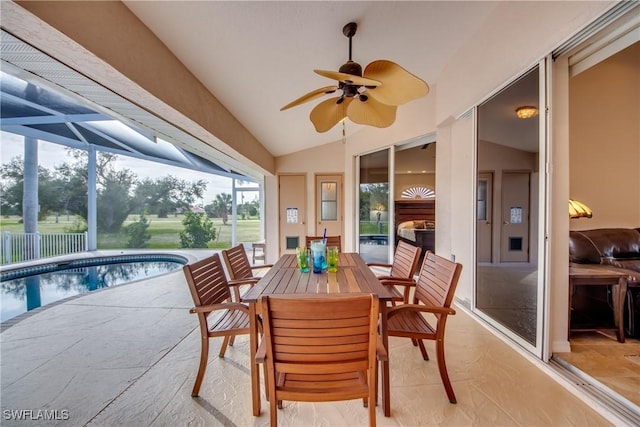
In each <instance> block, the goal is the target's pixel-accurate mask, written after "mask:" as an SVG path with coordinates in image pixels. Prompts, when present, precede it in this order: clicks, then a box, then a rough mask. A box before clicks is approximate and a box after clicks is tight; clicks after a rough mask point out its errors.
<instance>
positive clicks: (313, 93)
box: [280, 86, 338, 111]
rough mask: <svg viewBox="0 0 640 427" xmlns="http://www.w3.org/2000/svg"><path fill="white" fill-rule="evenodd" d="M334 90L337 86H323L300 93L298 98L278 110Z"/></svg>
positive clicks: (286, 108)
mask: <svg viewBox="0 0 640 427" xmlns="http://www.w3.org/2000/svg"><path fill="white" fill-rule="evenodd" d="M336 90H338V86H325V87H322V88H320V89H316V90H314V91H311V92H309V93H307V94H306V95H302V96H301V97H300V98H298V99H296V100H295V101H291V102H290V103H288V104H287V105H285V106H284V107H282V108H281V109H280V111H284V110H288V109H289V108H291V107H295V106H297V105H300V104H304V103H305V102H308V101H311V100H312V99H316V98H319V97H321V96H323V95H326V94H329V93H333V92H335V91H336Z"/></svg>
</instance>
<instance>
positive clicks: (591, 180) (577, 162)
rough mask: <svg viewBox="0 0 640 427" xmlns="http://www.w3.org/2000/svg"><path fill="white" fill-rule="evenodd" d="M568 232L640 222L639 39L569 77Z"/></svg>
mask: <svg viewBox="0 0 640 427" xmlns="http://www.w3.org/2000/svg"><path fill="white" fill-rule="evenodd" d="M569 103H570V110H569V111H570V115H569V132H570V137H569V138H570V159H569V162H570V164H569V170H570V184H569V189H570V196H571V198H574V199H576V200H580V201H581V202H583V203H586V204H587V206H589V207H590V208H591V209H592V210H593V218H591V219H575V220H573V221H571V222H570V227H571V229H572V230H585V229H591V228H606V227H638V226H640V168H638V165H639V164H640V43H636V44H635V45H634V46H631V47H628V48H627V49H624V50H623V51H622V52H619V53H618V54H616V55H614V56H612V57H610V58H609V59H607V60H605V61H603V62H601V63H600V64H598V65H596V66H594V67H592V68H590V69H588V70H586V71H584V72H582V73H580V74H578V75H577V76H575V77H573V78H571V79H570V80H569Z"/></svg>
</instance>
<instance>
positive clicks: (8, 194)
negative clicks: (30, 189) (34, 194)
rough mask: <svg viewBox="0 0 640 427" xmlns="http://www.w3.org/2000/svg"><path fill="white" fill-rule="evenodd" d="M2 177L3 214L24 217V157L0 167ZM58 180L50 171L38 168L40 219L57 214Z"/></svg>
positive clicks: (16, 158) (14, 159)
mask: <svg viewBox="0 0 640 427" xmlns="http://www.w3.org/2000/svg"><path fill="white" fill-rule="evenodd" d="M0 177H1V181H2V187H1V189H2V202H1V209H2V213H3V214H7V215H8V214H14V215H22V196H23V192H24V189H23V187H24V161H23V159H22V157H20V156H18V157H15V158H13V159H11V161H10V162H9V163H6V164H4V165H2V166H1V167H0ZM56 179H57V177H56V176H55V175H54V174H52V173H51V172H50V171H49V170H48V169H46V168H43V167H40V166H39V167H38V194H39V199H40V200H38V203H39V205H40V210H39V213H38V218H39V219H44V218H46V216H47V215H50V214H51V213H52V212H57V206H58V205H59V201H58V199H57V195H58V193H57V187H56Z"/></svg>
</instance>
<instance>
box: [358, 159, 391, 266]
mask: <svg viewBox="0 0 640 427" xmlns="http://www.w3.org/2000/svg"><path fill="white" fill-rule="evenodd" d="M359 183H360V185H359V197H358V200H359V206H358V208H359V214H358V226H359V233H358V235H359V239H360V242H359V247H358V249H359V250H358V252H360V255H361V256H362V258H363V259H364V260H365V261H366V262H381V263H387V262H388V260H389V205H390V204H389V150H388V149H386V150H382V151H378V152H375V153H371V154H366V155H363V156H360V170H359Z"/></svg>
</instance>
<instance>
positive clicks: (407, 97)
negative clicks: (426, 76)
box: [363, 60, 429, 105]
mask: <svg viewBox="0 0 640 427" xmlns="http://www.w3.org/2000/svg"><path fill="white" fill-rule="evenodd" d="M363 75H364V76H365V77H366V78H367V79H374V80H379V81H381V82H382V83H383V84H382V85H381V86H378V87H376V88H375V89H372V90H369V91H367V95H371V96H372V97H374V98H375V99H377V100H378V101H380V102H382V103H383V104H387V105H402V104H404V103H406V102H409V101H412V100H414V99H418V98H420V97H422V96H425V95H426V94H427V93H429V85H428V84H427V83H426V82H425V81H424V80H422V79H421V78H419V77H416V76H415V75H413V74H411V73H410V72H408V71H407V70H405V69H404V68H402V67H401V66H399V65H398V64H396V63H395V62H391V61H386V60H379V61H373V62H372V63H371V64H369V65H367V67H366V68H365V69H364V73H363Z"/></svg>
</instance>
